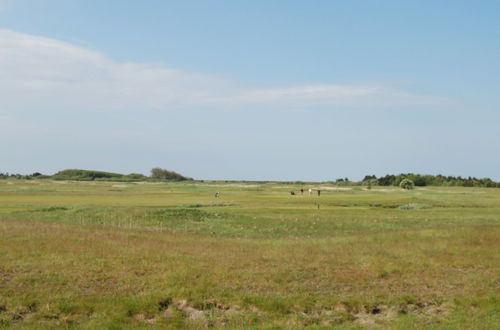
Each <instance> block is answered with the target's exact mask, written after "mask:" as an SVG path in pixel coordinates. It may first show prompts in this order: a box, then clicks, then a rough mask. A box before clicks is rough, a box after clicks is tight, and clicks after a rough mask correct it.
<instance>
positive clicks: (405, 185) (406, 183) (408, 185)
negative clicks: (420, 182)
mask: <svg viewBox="0 0 500 330" xmlns="http://www.w3.org/2000/svg"><path fill="white" fill-rule="evenodd" d="M414 186H415V184H414V183H413V181H411V180H410V179H403V180H401V182H400V183H399V187H400V188H402V189H406V190H410V189H413V187H414Z"/></svg>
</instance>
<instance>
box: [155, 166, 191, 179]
mask: <svg viewBox="0 0 500 330" xmlns="http://www.w3.org/2000/svg"><path fill="white" fill-rule="evenodd" d="M151 177H152V178H154V179H163V180H172V181H185V180H193V179H192V178H188V177H185V176H183V175H181V174H179V173H177V172H174V171H169V170H165V169H163V168H159V167H155V168H153V169H151Z"/></svg>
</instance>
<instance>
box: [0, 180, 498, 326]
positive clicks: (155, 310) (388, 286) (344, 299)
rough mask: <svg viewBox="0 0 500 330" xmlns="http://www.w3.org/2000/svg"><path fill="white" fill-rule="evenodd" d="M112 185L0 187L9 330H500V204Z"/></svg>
mask: <svg viewBox="0 0 500 330" xmlns="http://www.w3.org/2000/svg"><path fill="white" fill-rule="evenodd" d="M113 185H116V183H113V182H92V183H84V182H79V183H76V182H64V181H61V182H50V181H42V180H40V181H38V182H37V181H34V182H29V183H27V182H23V181H11V182H10V184H7V182H1V183H0V237H1V239H0V279H1V280H0V327H2V326H3V327H19V328H33V329H39V328H47V329H49V328H68V327H77V328H88V329H95V328H107V329H113V328H114V329H123V328H144V329H149V328H206V327H214V328H224V327H226V328H242V329H243V328H244V329H248V328H298V327H311V328H332V327H339V328H343V329H344V328H347V329H349V328H353V329H354V328H359V327H373V326H382V327H390V328H400V329H407V328H424V327H427V328H474V329H492V328H497V327H498V326H499V325H500V317H499V315H500V313H499V306H500V303H499V297H498V293H499V292H500V282H499V281H498V278H500V271H499V269H500V259H499V257H498V256H499V255H500V246H499V241H498V237H500V226H499V223H500V216H499V214H500V203H499V202H500V190H498V189H477V188H442V187H440V188H435V189H433V188H429V189H419V188H416V189H415V190H413V191H401V190H399V189H388V190H380V189H382V188H378V187H372V189H371V190H369V191H366V190H355V191H353V190H349V191H346V190H339V191H335V190H331V191H329V190H324V191H322V196H321V197H320V198H318V197H317V196H314V197H313V196H311V197H309V196H300V195H299V196H290V195H289V193H288V191H289V190H290V188H291V187H293V186H292V185H289V184H288V185H280V184H276V183H262V184H258V185H257V187H256V184H254V183H252V184H234V183H228V184H224V183H210V184H208V183H197V182H188V183H175V184H170V183H168V184H166V183H165V184H155V183H127V184H126V185H125V186H124V187H123V186H122V187H120V188H119V189H120V191H110V190H112V189H114V188H113ZM26 186H30V187H33V186H34V187H43V189H46V190H47V191H31V190H23V189H20V188H22V187H26ZM302 186H303V185H301V187H302ZM115 188H116V187H115ZM215 189H216V191H220V192H221V197H220V198H218V199H215V198H214V197H213V191H214V190H215ZM384 189H385V188H384ZM318 204H319V205H320V208H319V209H318ZM401 205H405V206H407V205H428V206H432V208H428V207H416V208H411V209H399V208H398V207H399V206H401Z"/></svg>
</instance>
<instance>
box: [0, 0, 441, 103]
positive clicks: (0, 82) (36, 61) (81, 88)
mask: <svg viewBox="0 0 500 330" xmlns="http://www.w3.org/2000/svg"><path fill="white" fill-rule="evenodd" d="M1 4H2V2H1V0H0V5H1ZM0 93H1V95H0V106H1V107H4V108H11V107H15V108H17V107H23V108H28V107H31V108H49V107H52V108H54V107H56V108H93V109H120V108H127V109H133V108H150V109H169V108H183V107H197V108H199V107H207V108H208V107H214V106H216V107H231V108H247V107H261V108H267V107H269V108H273V109H287V108H298V109H308V108H313V107H326V108H339V107H342V108H345V107H357V108H374V107H375V108H376V107H413V106H429V105H437V104H443V103H446V102H447V101H446V100H443V99H439V98H435V97H430V96H425V95H415V94H411V93H407V92H404V91H402V90H398V89H397V88H393V87H387V86H383V85H381V86H378V85H339V84H307V85H299V86H286V87H283V86H278V87H272V88H260V87H259V86H247V85H245V84H243V83H242V82H237V81H230V80H227V79H223V78H220V77H217V76H211V75H207V74H200V73H193V72H188V71H183V70H178V69H174V68H170V67H168V66H166V65H164V64H162V63H136V62H119V61H115V60H112V59H110V58H109V57H107V56H105V55H104V54H102V53H99V52H97V51H94V50H90V49H87V48H85V47H80V46H77V45H74V44H71V43H67V42H62V41H59V40H54V39H50V38H46V37H40V36H33V35H28V34H23V33H17V32H14V31H10V30H0Z"/></svg>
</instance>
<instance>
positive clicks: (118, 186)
mask: <svg viewBox="0 0 500 330" xmlns="http://www.w3.org/2000/svg"><path fill="white" fill-rule="evenodd" d="M111 187H113V188H127V187H128V185H126V184H114V185H112V186H111Z"/></svg>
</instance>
